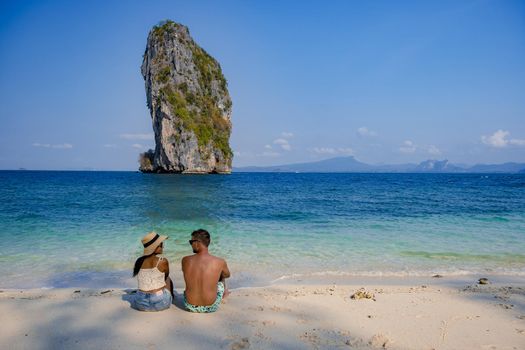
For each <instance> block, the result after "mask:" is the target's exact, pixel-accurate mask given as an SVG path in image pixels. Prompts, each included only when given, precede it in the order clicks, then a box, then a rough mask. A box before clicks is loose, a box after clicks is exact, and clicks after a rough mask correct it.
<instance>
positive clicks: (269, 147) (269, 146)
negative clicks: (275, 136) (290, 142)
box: [264, 145, 272, 149]
mask: <svg viewBox="0 0 525 350" xmlns="http://www.w3.org/2000/svg"><path fill="white" fill-rule="evenodd" d="M264 148H266V149H272V146H271V145H264Z"/></svg>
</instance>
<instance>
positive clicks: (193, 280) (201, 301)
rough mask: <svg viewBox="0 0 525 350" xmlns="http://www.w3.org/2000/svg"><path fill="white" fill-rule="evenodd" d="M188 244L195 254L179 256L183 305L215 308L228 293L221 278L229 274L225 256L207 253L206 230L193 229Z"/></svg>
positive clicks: (197, 309)
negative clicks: (182, 285)
mask: <svg viewBox="0 0 525 350" xmlns="http://www.w3.org/2000/svg"><path fill="white" fill-rule="evenodd" d="M190 244H191V247H192V249H193V253H195V254H193V255H189V256H185V257H184V258H182V273H183V274H184V282H186V290H185V291H184V305H185V306H186V309H188V310H189V311H191V312H215V311H217V309H218V308H219V305H220V303H221V301H222V298H223V297H226V295H227V294H228V290H227V289H226V284H225V281H224V280H225V279H226V278H228V277H230V270H228V265H227V264H226V261H225V260H224V259H221V258H218V257H216V256H213V255H210V254H209V253H208V246H209V245H210V234H209V233H208V231H206V230H203V229H199V230H197V231H193V232H192V234H191V239H190Z"/></svg>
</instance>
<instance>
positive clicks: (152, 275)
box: [137, 258, 166, 292]
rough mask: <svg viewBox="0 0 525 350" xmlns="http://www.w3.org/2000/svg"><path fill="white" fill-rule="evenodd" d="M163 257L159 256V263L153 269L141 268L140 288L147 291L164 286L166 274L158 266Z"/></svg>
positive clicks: (138, 277) (138, 278)
mask: <svg viewBox="0 0 525 350" xmlns="http://www.w3.org/2000/svg"><path fill="white" fill-rule="evenodd" d="M162 259H163V258H159V260H158V261H157V265H155V267H154V268H152V269H140V270H139V273H138V274H137V281H138V283H139V289H140V290H143V291H145V292H147V291H150V290H154V289H159V288H162V287H164V286H165V285H166V276H165V275H164V272H161V271H160V270H159V268H158V266H159V263H160V261H161V260H162Z"/></svg>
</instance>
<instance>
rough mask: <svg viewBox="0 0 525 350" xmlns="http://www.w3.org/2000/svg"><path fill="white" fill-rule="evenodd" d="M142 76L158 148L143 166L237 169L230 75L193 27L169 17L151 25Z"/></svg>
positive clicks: (198, 170)
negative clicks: (199, 40) (194, 36)
mask: <svg viewBox="0 0 525 350" xmlns="http://www.w3.org/2000/svg"><path fill="white" fill-rule="evenodd" d="M142 76H143V77H144V81H145V84H146V96H147V103H148V107H149V110H150V112H151V118H152V124H153V131H154V133H155V150H154V151H153V150H150V151H148V152H146V153H143V154H141V156H140V170H141V171H143V172H173V173H229V172H231V163H232V157H233V153H232V151H231V149H230V145H229V138H230V133H231V110H232V101H231V98H230V95H229V93H228V89H227V84H226V79H225V78H224V75H223V74H222V70H221V67H220V65H219V63H218V62H217V61H216V60H215V59H214V58H213V57H211V56H210V55H209V54H208V53H206V51H204V50H203V49H202V48H201V47H200V46H198V45H197V44H196V43H195V41H193V39H192V37H191V36H190V33H189V31H188V28H187V27H185V26H183V25H181V24H178V23H175V22H172V21H166V22H164V23H161V24H159V25H157V26H155V27H154V28H153V29H152V30H151V31H150V33H149V35H148V42H147V47H146V52H145V53H144V61H143V63H142Z"/></svg>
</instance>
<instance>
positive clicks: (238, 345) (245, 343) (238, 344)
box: [230, 338, 250, 350]
mask: <svg viewBox="0 0 525 350" xmlns="http://www.w3.org/2000/svg"><path fill="white" fill-rule="evenodd" d="M249 347H250V339H248V338H242V339H240V340H237V341H235V342H233V343H231V344H230V349H231V350H241V349H248V348H249Z"/></svg>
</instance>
